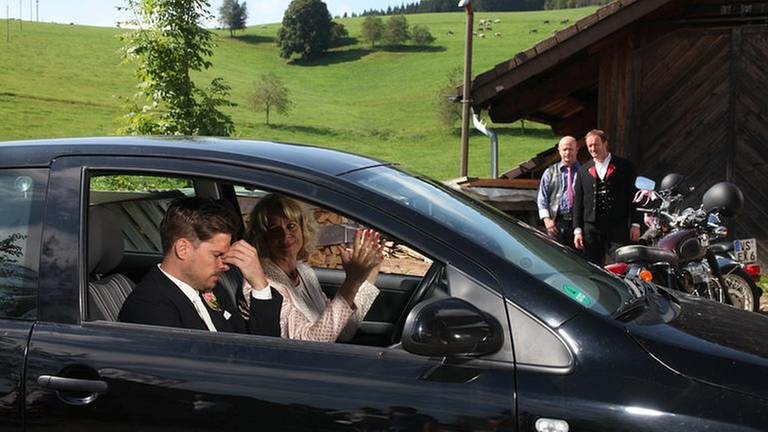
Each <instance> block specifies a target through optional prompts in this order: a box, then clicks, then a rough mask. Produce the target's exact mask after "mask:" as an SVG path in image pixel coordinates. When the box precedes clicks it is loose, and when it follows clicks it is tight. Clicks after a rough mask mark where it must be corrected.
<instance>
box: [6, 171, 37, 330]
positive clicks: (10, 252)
mask: <svg viewBox="0 0 768 432" xmlns="http://www.w3.org/2000/svg"><path fill="white" fill-rule="evenodd" d="M46 181H47V170H43V169H37V170H15V169H14V170H0V205H2V208H3V211H2V212H0V317H2V318H17V319H30V320H31V319H35V317H36V312H37V283H38V269H39V259H40V227H41V216H42V207H43V200H44V198H45V187H46Z"/></svg>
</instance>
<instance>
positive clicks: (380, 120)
mask: <svg viewBox="0 0 768 432" xmlns="http://www.w3.org/2000/svg"><path fill="white" fill-rule="evenodd" d="M593 10H594V8H582V9H568V10H553V11H537V12H516V13H509V12H508V13H476V14H475V23H476V25H477V22H478V21H479V20H481V19H492V20H499V21H500V22H499V23H497V24H494V28H493V31H492V32H489V33H488V34H487V35H486V37H485V38H475V39H474V44H473V45H474V49H473V67H472V71H473V73H472V74H473V76H475V75H477V74H479V73H482V72H484V71H486V70H488V69H490V68H492V67H493V66H495V65H496V64H498V63H501V62H504V61H506V60H508V59H509V58H511V57H512V56H513V55H514V54H516V53H517V52H520V51H523V50H525V49H527V48H529V47H531V46H532V45H533V44H535V43H536V42H537V41H539V40H541V39H544V38H546V37H549V36H551V35H552V34H553V32H554V31H555V30H557V29H559V28H562V27H564V26H565V25H567V24H561V22H563V21H565V20H568V21H569V23H573V22H574V21H576V20H577V19H579V18H580V17H582V16H585V15H587V14H589V13H591V12H592V11H593ZM384 19H385V20H386V17H385V18H384ZM407 19H408V23H409V25H422V26H427V27H428V28H429V30H430V32H431V33H432V34H433V35H434V36H435V37H436V41H435V43H434V44H433V45H432V46H428V47H412V46H405V47H400V48H387V47H378V46H377V47H375V48H374V49H371V47H370V45H369V44H366V43H362V42H359V43H353V44H351V45H347V46H344V47H340V48H336V49H334V50H332V51H331V52H330V53H328V55H327V56H325V57H323V58H322V59H319V60H317V61H315V62H311V63H299V62H287V61H285V60H283V59H281V58H280V57H279V56H278V49H277V45H276V43H275V35H276V33H277V30H278V28H279V24H278V23H275V24H268V25H258V26H253V27H249V28H247V29H246V30H244V31H240V32H238V33H237V35H236V37H234V38H232V37H229V32H227V31H220V30H217V31H215V33H216V38H215V39H216V43H217V48H216V50H215V54H214V56H213V58H212V59H211V60H212V61H213V65H214V66H213V67H212V68H211V69H209V70H207V71H204V72H201V73H199V74H197V75H196V76H195V79H196V80H198V85H204V84H205V83H207V82H209V81H210V79H211V78H213V77H222V78H224V79H225V80H226V81H227V83H228V84H229V85H231V86H232V94H231V97H230V99H231V100H232V101H233V102H235V103H237V104H238V105H237V106H236V107H232V108H227V109H226V112H227V113H228V114H230V115H231V116H232V118H233V120H234V122H235V127H236V132H235V136H236V137H242V138H249V139H267V140H276V141H284V142H299V143H308V144H315V145H320V146H323V147H331V148H337V149H343V150H346V151H351V152H355V153H360V154H365V155H369V156H373V157H377V158H382V159H386V160H390V161H393V162H398V163H400V164H402V165H403V166H405V167H407V168H409V169H412V170H415V171H418V172H422V173H424V174H427V175H430V176H432V177H435V178H438V179H449V178H455V177H457V176H458V174H459V149H460V142H459V141H460V140H459V129H458V124H457V127H456V128H453V129H451V128H446V127H445V126H444V125H442V124H441V123H440V121H439V119H438V115H437V102H438V96H437V94H438V91H439V89H440V88H441V87H443V86H445V85H446V83H447V82H448V79H447V76H448V74H449V72H450V71H451V70H452V69H455V68H459V67H461V66H462V64H463V55H464V25H465V21H464V20H465V16H464V14H463V13H462V12H456V13H442V14H418V15H408V16H407ZM338 21H339V22H341V23H342V24H344V26H345V27H346V28H347V30H348V31H349V34H350V37H352V38H358V37H359V35H360V26H361V24H362V18H346V19H340V20H338ZM8 24H10V25H9V26H8V27H7V25H8ZM18 24H19V23H18V21H13V20H11V22H10V23H7V22H6V21H5V20H0V29H2V30H3V32H5V31H6V30H7V29H10V41H6V40H5V38H3V39H1V40H0V119H2V121H0V140H13V139H28V138H46V137H68V136H101V135H115V134H116V133H117V132H116V131H117V129H118V128H119V127H120V125H121V123H120V117H121V115H122V114H123V113H124V108H123V107H124V100H125V98H126V97H129V96H130V95H131V94H132V93H133V92H134V88H135V80H134V77H133V66H132V65H129V64H122V63H121V59H120V54H119V49H120V46H121V42H120V40H119V35H120V34H122V33H123V32H125V31H126V30H123V29H117V28H103V27H89V26H80V25H66V24H52V23H32V22H24V23H23V27H22V29H21V30H19V25H18ZM534 30H535V31H534ZM495 33H499V34H500V36H494V34H495ZM266 72H274V73H275V74H277V75H278V76H280V77H281V78H282V79H283V80H284V82H285V84H286V85H287V87H288V88H289V89H290V91H291V95H292V99H293V101H294V103H295V105H294V109H293V110H292V111H291V112H290V113H289V115H287V116H283V115H278V114H276V113H272V114H271V115H270V123H271V124H270V125H266V124H264V114H263V113H257V112H255V111H254V110H253V109H252V107H251V106H250V105H249V103H248V95H249V93H250V92H251V91H252V89H253V86H254V84H255V82H256V81H258V80H259V78H260V76H261V75H262V74H263V73H266ZM489 126H490V127H491V128H493V129H495V130H496V131H497V132H498V133H499V142H500V164H499V165H500V169H501V171H502V172H503V171H505V170H507V169H510V168H512V167H514V166H516V165H517V164H518V163H520V162H522V161H524V160H527V159H529V158H530V157H531V156H533V155H535V154H536V153H538V152H540V151H541V150H543V149H545V148H548V147H550V146H553V145H554V144H555V141H556V138H555V137H554V136H553V135H552V132H551V130H550V129H549V128H548V127H546V126H543V125H536V124H532V123H531V122H526V125H525V126H526V127H525V130H524V131H523V130H522V128H521V124H520V123H519V122H518V123H515V124H499V125H494V124H489ZM489 147H490V146H489V144H488V138H487V137H485V136H483V135H481V134H480V133H479V132H477V131H473V133H472V136H471V139H470V150H469V152H470V153H469V175H470V176H472V177H487V176H489V175H490V148H489Z"/></svg>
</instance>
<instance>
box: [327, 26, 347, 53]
mask: <svg viewBox="0 0 768 432" xmlns="http://www.w3.org/2000/svg"><path fill="white" fill-rule="evenodd" d="M348 43H349V32H348V31H347V28H346V27H344V24H341V23H337V22H336V21H331V46H332V47H339V46H343V45H346V44H348Z"/></svg>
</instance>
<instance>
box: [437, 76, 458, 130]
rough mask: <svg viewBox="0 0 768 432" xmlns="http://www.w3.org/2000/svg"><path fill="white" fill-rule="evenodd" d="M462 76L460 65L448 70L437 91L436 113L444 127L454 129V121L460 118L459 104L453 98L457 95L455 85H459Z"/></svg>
mask: <svg viewBox="0 0 768 432" xmlns="http://www.w3.org/2000/svg"><path fill="white" fill-rule="evenodd" d="M463 76H464V72H463V69H462V68H461V67H460V66H456V67H455V68H453V69H451V70H450V71H448V74H447V75H446V81H447V82H446V83H445V85H443V87H441V88H440V90H439V91H438V92H437V115H438V118H439V119H440V123H441V124H442V125H443V126H445V127H446V128H449V129H451V130H452V131H456V123H457V122H458V121H459V120H461V114H462V113H461V111H462V110H461V104H460V103H457V102H456V101H455V100H454V97H456V96H458V97H461V96H459V94H458V93H457V92H456V87H458V86H459V85H461V82H462V78H463Z"/></svg>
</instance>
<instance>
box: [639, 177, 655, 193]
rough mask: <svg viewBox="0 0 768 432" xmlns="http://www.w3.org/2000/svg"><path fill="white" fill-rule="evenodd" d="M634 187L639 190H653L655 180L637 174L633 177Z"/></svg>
mask: <svg viewBox="0 0 768 432" xmlns="http://www.w3.org/2000/svg"><path fill="white" fill-rule="evenodd" d="M635 187H636V188H638V189H641V190H654V189H655V188H656V182H655V181H653V180H651V179H649V178H648V177H643V176H638V177H637V178H636V179H635Z"/></svg>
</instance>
